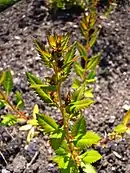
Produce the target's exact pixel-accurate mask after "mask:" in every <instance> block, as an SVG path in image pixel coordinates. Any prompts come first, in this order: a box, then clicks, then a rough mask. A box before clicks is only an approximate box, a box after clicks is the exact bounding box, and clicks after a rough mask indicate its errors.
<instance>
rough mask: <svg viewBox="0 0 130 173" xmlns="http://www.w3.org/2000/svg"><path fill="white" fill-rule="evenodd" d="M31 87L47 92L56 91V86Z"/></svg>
mask: <svg viewBox="0 0 130 173" xmlns="http://www.w3.org/2000/svg"><path fill="white" fill-rule="evenodd" d="M30 87H31V88H34V89H43V90H44V91H46V92H50V91H56V86H55V85H45V84H32V85H31V86H30Z"/></svg>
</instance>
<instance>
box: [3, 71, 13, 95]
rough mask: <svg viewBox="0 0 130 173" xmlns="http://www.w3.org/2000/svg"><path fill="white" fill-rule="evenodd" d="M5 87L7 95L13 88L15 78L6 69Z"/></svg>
mask: <svg viewBox="0 0 130 173" xmlns="http://www.w3.org/2000/svg"><path fill="white" fill-rule="evenodd" d="M3 87H4V90H5V92H6V94H7V95H9V93H10V92H11V91H12V89H13V78H12V75H11V72H10V71H6V73H5V78H4V81H3Z"/></svg>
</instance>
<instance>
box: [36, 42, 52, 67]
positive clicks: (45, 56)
mask: <svg viewBox="0 0 130 173" xmlns="http://www.w3.org/2000/svg"><path fill="white" fill-rule="evenodd" d="M34 43H35V46H36V50H37V51H38V53H39V55H40V57H41V58H42V60H43V62H44V65H46V66H48V67H51V66H52V64H51V62H50V59H51V54H50V53H49V52H48V51H47V50H45V46H44V45H43V44H42V43H41V42H40V41H38V40H34Z"/></svg>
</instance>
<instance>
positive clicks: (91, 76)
mask: <svg viewBox="0 0 130 173" xmlns="http://www.w3.org/2000/svg"><path fill="white" fill-rule="evenodd" d="M95 76H96V71H95V70H92V71H90V73H89V74H88V75H87V77H86V80H85V82H86V84H89V83H93V82H95V81H96V79H95Z"/></svg>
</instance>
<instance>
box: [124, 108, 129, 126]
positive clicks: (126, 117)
mask: <svg viewBox="0 0 130 173" xmlns="http://www.w3.org/2000/svg"><path fill="white" fill-rule="evenodd" d="M129 122H130V110H128V111H127V113H126V114H125V115H124V118H123V124H124V125H125V126H126V125H127V124H128V123H129Z"/></svg>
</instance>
